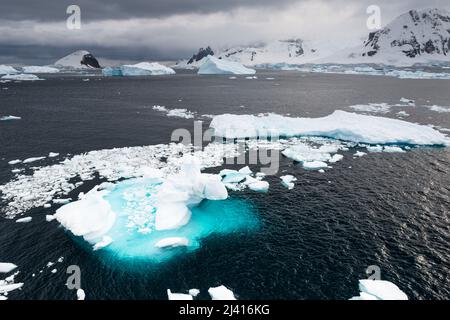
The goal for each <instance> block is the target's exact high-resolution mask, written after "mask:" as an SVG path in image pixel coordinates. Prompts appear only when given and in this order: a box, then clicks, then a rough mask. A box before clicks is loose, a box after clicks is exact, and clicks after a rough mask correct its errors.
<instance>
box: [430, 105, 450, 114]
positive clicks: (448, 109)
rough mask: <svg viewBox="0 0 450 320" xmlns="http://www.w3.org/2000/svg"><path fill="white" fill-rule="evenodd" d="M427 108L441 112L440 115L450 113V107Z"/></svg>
mask: <svg viewBox="0 0 450 320" xmlns="http://www.w3.org/2000/svg"><path fill="white" fill-rule="evenodd" d="M425 107H426V108H428V109H430V110H431V111H435V112H439V113H450V107H442V106H436V105H433V106H425Z"/></svg>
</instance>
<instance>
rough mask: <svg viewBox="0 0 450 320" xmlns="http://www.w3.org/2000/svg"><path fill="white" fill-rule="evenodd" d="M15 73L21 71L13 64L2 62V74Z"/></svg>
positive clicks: (0, 69) (0, 72)
mask: <svg viewBox="0 0 450 320" xmlns="http://www.w3.org/2000/svg"><path fill="white" fill-rule="evenodd" d="M14 73H19V71H18V70H16V69H15V68H13V67H11V66H6V65H4V64H0V74H14Z"/></svg>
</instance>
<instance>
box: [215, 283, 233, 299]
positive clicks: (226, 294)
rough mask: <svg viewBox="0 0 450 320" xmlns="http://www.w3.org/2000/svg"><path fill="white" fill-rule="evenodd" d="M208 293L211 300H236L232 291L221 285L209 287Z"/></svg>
mask: <svg viewBox="0 0 450 320" xmlns="http://www.w3.org/2000/svg"><path fill="white" fill-rule="evenodd" d="M208 293H209V295H210V296H211V299H212V300H236V298H235V297H234V294H233V291H231V290H230V289H228V288H227V287H225V286H223V285H222V286H219V287H212V288H209V289H208Z"/></svg>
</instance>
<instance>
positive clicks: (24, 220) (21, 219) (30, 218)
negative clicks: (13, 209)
mask: <svg viewBox="0 0 450 320" xmlns="http://www.w3.org/2000/svg"><path fill="white" fill-rule="evenodd" d="M32 219H33V218H32V217H25V218H20V219H17V220H16V222H19V223H27V222H31V220H32Z"/></svg>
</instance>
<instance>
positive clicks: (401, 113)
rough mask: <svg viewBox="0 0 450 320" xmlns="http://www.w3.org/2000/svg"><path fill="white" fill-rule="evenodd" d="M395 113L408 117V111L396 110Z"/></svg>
mask: <svg viewBox="0 0 450 320" xmlns="http://www.w3.org/2000/svg"><path fill="white" fill-rule="evenodd" d="M397 115H398V116H399V117H409V113H407V112H406V111H399V112H397Z"/></svg>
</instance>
